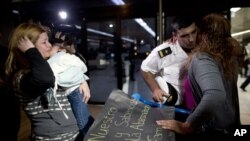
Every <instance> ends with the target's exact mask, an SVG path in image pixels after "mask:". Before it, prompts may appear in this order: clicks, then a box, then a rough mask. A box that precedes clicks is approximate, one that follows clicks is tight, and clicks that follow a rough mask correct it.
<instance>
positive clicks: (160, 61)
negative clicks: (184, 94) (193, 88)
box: [141, 41, 188, 105]
mask: <svg viewBox="0 0 250 141" xmlns="http://www.w3.org/2000/svg"><path fill="white" fill-rule="evenodd" d="M187 58H188V55H187V54H186V52H185V51H184V50H183V49H182V48H181V46H180V45H179V43H178V41H176V42H174V43H173V42H165V43H163V44H161V45H159V46H157V47H156V48H154V49H153V50H152V51H151V53H150V54H149V56H148V57H147V58H146V59H145V60H143V62H142V65H141V69H142V70H143V71H145V72H151V73H153V74H155V75H156V74H160V76H161V79H162V80H164V81H165V82H168V83H169V84H171V85H172V86H173V87H174V88H175V89H176V91H177V93H178V101H177V103H176V105H179V104H180V103H181V100H182V98H181V97H180V82H179V75H180V68H181V66H182V64H183V63H184V62H185V61H186V59H187ZM157 82H158V81H157ZM158 83H159V82H158ZM161 88H162V87H161Z"/></svg>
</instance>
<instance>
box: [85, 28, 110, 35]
mask: <svg viewBox="0 0 250 141" xmlns="http://www.w3.org/2000/svg"><path fill="white" fill-rule="evenodd" d="M87 31H88V32H92V33H96V34H100V35H104V36H108V37H114V35H112V34H110V33H106V32H102V31H98V30H95V29H91V28H87Z"/></svg>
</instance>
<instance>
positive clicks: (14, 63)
mask: <svg viewBox="0 0 250 141" xmlns="http://www.w3.org/2000/svg"><path fill="white" fill-rule="evenodd" d="M44 32H46V29H45V28H44V27H43V26H41V25H40V24H36V23H22V24H20V25H19V26H17V27H16V28H15V30H14V31H13V32H12V34H11V36H10V40H9V45H8V49H9V55H8V58H7V61H6V64H5V66H6V68H5V73H6V75H7V77H11V76H12V74H13V72H15V71H16V70H17V69H28V68H29V62H28V60H27V59H26V58H25V57H24V53H22V52H21V51H20V50H19V49H18V42H19V40H20V39H21V38H23V37H24V36H27V37H28V38H29V39H30V40H31V42H32V43H33V44H35V43H36V41H37V39H38V37H39V35H40V34H42V33H44Z"/></svg>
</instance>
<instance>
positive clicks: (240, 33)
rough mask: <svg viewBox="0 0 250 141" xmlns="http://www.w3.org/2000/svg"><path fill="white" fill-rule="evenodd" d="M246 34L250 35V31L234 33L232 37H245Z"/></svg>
mask: <svg viewBox="0 0 250 141" xmlns="http://www.w3.org/2000/svg"><path fill="white" fill-rule="evenodd" d="M246 33H250V30H245V31H241V32H237V33H233V34H231V36H232V37H235V36H239V35H243V34H246Z"/></svg>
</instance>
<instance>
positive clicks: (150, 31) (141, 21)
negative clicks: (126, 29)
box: [111, 0, 155, 37]
mask: <svg viewBox="0 0 250 141" xmlns="http://www.w3.org/2000/svg"><path fill="white" fill-rule="evenodd" d="M111 1H112V2H113V3H114V4H116V5H124V4H125V3H124V1H122V0H111ZM134 20H135V21H136V22H137V23H138V24H139V25H140V26H141V27H143V28H144V29H145V30H146V31H147V32H148V33H149V34H150V35H152V36H153V37H155V32H154V31H153V30H152V29H151V28H150V27H149V26H148V25H147V23H145V22H144V21H143V19H141V18H137V19H134Z"/></svg>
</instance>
